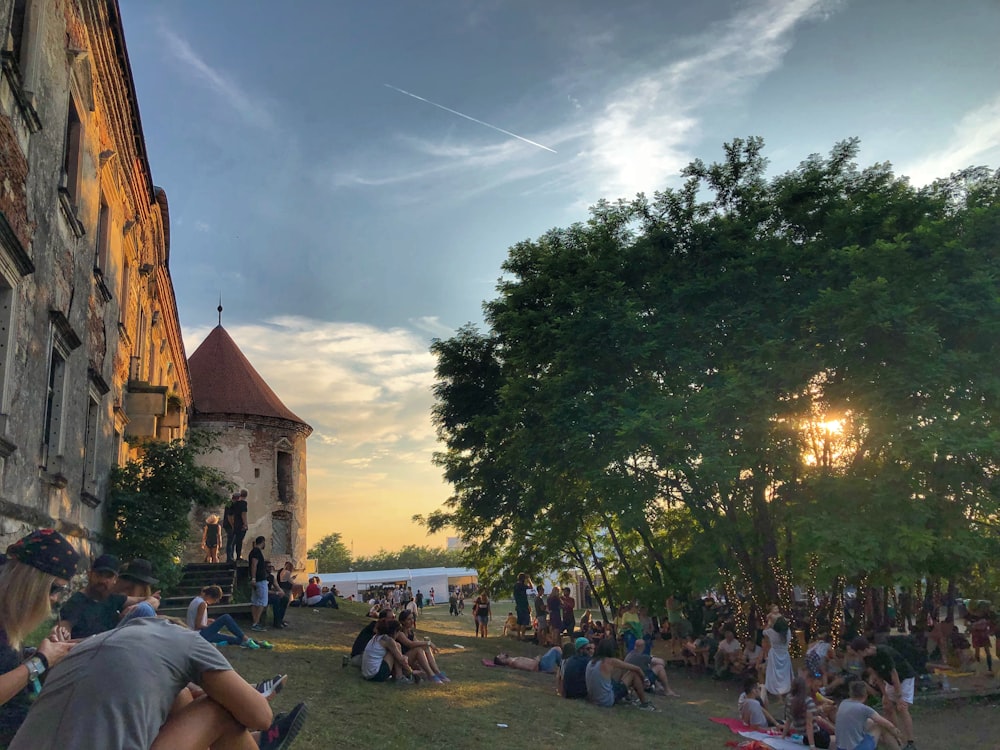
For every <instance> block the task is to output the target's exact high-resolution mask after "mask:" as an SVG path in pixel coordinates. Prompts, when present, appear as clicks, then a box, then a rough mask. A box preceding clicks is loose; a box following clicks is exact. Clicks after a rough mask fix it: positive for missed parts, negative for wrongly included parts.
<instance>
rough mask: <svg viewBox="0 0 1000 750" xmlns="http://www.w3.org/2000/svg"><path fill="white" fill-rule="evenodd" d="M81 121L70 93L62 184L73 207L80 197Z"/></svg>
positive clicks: (74, 207)
mask: <svg viewBox="0 0 1000 750" xmlns="http://www.w3.org/2000/svg"><path fill="white" fill-rule="evenodd" d="M82 147H83V122H82V121H81V120H80V113H79V110H78V109H77V107H76V102H75V101H74V100H73V97H72V95H71V96H70V98H69V114H68V116H67V118H66V145H65V151H64V152H63V174H62V177H63V184H62V185H61V186H60V187H61V189H62V190H64V191H65V195H66V197H67V198H68V199H69V202H70V204H71V205H72V207H73V209H74V210H75V209H76V206H77V203H78V202H79V199H80V156H81V153H82V151H83V148H82Z"/></svg>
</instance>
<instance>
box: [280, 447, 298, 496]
mask: <svg viewBox="0 0 1000 750" xmlns="http://www.w3.org/2000/svg"><path fill="white" fill-rule="evenodd" d="M277 473H278V502H279V503H290V502H292V501H293V500H294V499H295V496H294V492H293V487H294V485H293V482H292V454H291V453H288V452H286V451H278V472H277Z"/></svg>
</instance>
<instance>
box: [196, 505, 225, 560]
mask: <svg viewBox="0 0 1000 750" xmlns="http://www.w3.org/2000/svg"><path fill="white" fill-rule="evenodd" d="M221 541H222V527H221V526H220V525H219V517H218V516H217V515H215V513H212V514H211V515H210V516H209V517H208V518H206V519H205V526H204V527H203V528H202V530H201V548H202V549H203V550H205V562H207V563H217V562H219V544H220V543H221Z"/></svg>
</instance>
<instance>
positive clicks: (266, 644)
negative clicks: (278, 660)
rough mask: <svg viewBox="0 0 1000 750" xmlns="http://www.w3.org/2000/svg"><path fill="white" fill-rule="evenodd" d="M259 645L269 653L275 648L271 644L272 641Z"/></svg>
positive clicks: (262, 642)
mask: <svg viewBox="0 0 1000 750" xmlns="http://www.w3.org/2000/svg"><path fill="white" fill-rule="evenodd" d="M258 645H259V646H260V647H261V648H263V649H267V650H268V651H270V650H271V649H272V648H274V644H273V643H271V642H270V641H261V642H260V643H259V644H258Z"/></svg>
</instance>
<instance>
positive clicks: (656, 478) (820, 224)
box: [427, 139, 1000, 605]
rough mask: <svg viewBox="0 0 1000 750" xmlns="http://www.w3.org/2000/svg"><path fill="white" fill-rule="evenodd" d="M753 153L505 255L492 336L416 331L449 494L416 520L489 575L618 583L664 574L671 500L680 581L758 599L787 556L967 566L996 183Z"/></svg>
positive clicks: (837, 569) (990, 343)
mask: <svg viewBox="0 0 1000 750" xmlns="http://www.w3.org/2000/svg"><path fill="white" fill-rule="evenodd" d="M762 149H763V144H762V142H761V141H760V140H759V139H749V140H746V141H742V140H737V141H734V142H733V143H731V144H728V145H727V146H726V148H725V158H724V159H723V160H722V161H721V162H718V163H715V164H711V165H706V164H704V163H702V162H694V163H692V164H691V165H690V166H689V167H688V168H687V169H686V170H685V172H684V175H685V182H684V184H683V185H682V187H681V188H679V189H676V190H665V191H664V192H662V193H657V194H656V195H655V196H654V197H653V198H651V199H649V198H646V197H644V196H639V197H638V198H636V199H635V200H633V201H627V202H625V201H623V202H619V203H615V204H610V203H600V204H598V205H597V206H596V207H595V208H594V209H593V210H592V212H591V218H590V219H589V221H587V222H586V223H584V224H578V225H574V226H571V227H569V228H566V229H555V230H552V231H550V232H548V233H546V234H545V235H543V236H542V237H540V238H539V239H537V240H533V241H525V242H522V243H519V244H518V245H516V246H514V247H513V248H511V250H510V254H509V256H508V259H507V261H506V262H505V263H504V271H505V276H504V277H503V279H502V280H501V282H500V284H499V286H498V293H499V294H498V297H497V298H496V299H494V300H491V301H489V302H488V303H487V304H486V320H487V324H488V326H489V330H488V331H487V332H486V333H480V332H478V331H476V330H475V329H474V328H471V327H466V328H464V329H462V330H460V331H459V332H458V334H457V335H456V336H455V337H453V338H451V339H448V340H444V341H437V342H435V344H434V345H433V347H432V350H433V351H434V353H435V354H436V356H437V358H438V368H437V376H438V382H437V385H436V388H435V394H436V397H437V402H436V406H435V411H434V417H435V420H436V424H437V427H438V431H439V436H440V438H441V440H442V443H443V450H442V451H441V452H440V453H439V455H438V461H439V463H440V464H441V465H442V467H443V468H444V471H445V477H446V479H447V480H448V481H449V482H450V483H451V484H452V486H453V487H454V490H455V491H454V494H453V495H452V497H451V498H450V499H449V501H448V502H447V503H446V506H445V508H444V509H443V510H442V511H440V512H439V513H436V514H432V515H431V516H430V517H428V519H427V522H428V524H429V525H430V527H431V528H434V529H436V528H441V527H443V526H446V525H451V526H454V527H456V528H457V529H458V530H459V531H460V532H461V533H462V535H463V537H465V538H466V539H468V540H469V541H470V542H471V545H472V546H471V550H472V551H473V553H479V554H481V555H483V557H484V558H486V559H489V560H492V561H494V567H495V570H496V571H497V575H500V576H504V577H506V576H505V574H504V570H505V567H506V568H507V569H508V570H510V569H513V566H514V565H524V564H526V563H528V562H531V563H534V564H536V565H538V566H549V567H555V566H559V565H561V564H566V563H568V562H571V563H574V564H577V565H581V566H584V567H585V568H586V569H587V570H588V573H589V572H596V573H597V574H599V577H600V578H601V579H602V580H603V581H605V582H606V583H607V584H608V585H613V586H617V587H619V588H620V589H621V590H622V592H623V593H631V592H632V591H635V590H640V589H642V588H644V587H645V586H646V585H648V583H649V582H652V583H654V584H656V585H659V586H661V587H662V588H663V589H670V588H674V587H677V586H679V585H681V581H680V580H679V579H680V578H683V577H684V576H678V575H677V566H678V561H677V558H676V556H674V555H673V553H672V552H671V551H672V550H676V549H677V547H678V544H681V545H682V544H683V543H684V542H683V537H682V536H680V532H681V531H682V530H684V531H689V530H688V529H687V527H685V526H683V525H680V526H678V525H677V523H676V518H677V517H676V510H677V509H678V508H683V509H684V510H685V513H686V514H688V516H687V517H689V518H690V519H691V520H692V521H693V522H694V523H695V524H696V525H697V527H698V528H699V529H700V533H701V536H700V538H699V542H698V543H699V546H700V548H701V549H700V553H701V554H700V555H699V556H698V557H699V559H700V562H699V566H700V567H699V571H692V570H690V569H689V570H688V571H687V573H686V574H685V576H686V577H687V578H689V579H690V578H691V575H692V574H694V575H695V577H698V576H701V575H703V574H704V570H705V568H706V567H709V566H711V567H715V568H717V570H720V571H722V573H723V578H724V580H735V582H736V583H737V584H739V585H740V586H742V587H743V588H745V589H746V590H748V591H749V592H750V593H751V594H752V596H753V598H754V600H755V601H756V602H757V603H758V604H761V605H763V604H765V603H766V602H767V601H769V600H776V599H785V598H787V597H788V595H789V594H790V591H789V587H790V583H791V577H790V576H791V574H793V573H794V571H795V570H796V569H800V570H801V569H803V568H804V567H805V566H804V565H803V562H804V560H806V559H807V558H809V557H817V556H818V569H819V571H820V572H821V575H823V576H825V577H826V582H827V583H829V581H830V580H832V578H833V576H834V575H848V576H856V577H863V576H866V575H871V576H874V577H876V578H881V579H882V581H881V582H888V580H889V579H890V578H891V577H893V576H898V575H908V576H909V575H915V574H933V575H945V576H950V575H954V574H955V573H957V572H960V571H961V570H963V569H966V568H967V567H968V566H969V564H970V562H971V560H973V559H975V556H976V555H977V554H978V552H979V550H980V544H979V541H980V540H981V539H982V537H983V535H984V533H985V532H984V529H986V528H987V527H988V523H989V521H990V520H991V519H994V518H995V517H996V515H995V514H996V511H997V486H996V465H995V462H994V459H993V451H992V446H994V445H995V444H996V437H997V434H996V430H997V416H998V415H997V408H998V406H1000V399H998V398H997V396H998V395H1000V378H998V377H997V376H996V375H995V367H994V366H993V362H995V361H996V355H997V342H998V340H1000V339H998V337H997V335H996V334H997V333H998V331H997V327H998V325H1000V275H998V271H1000V268H998V248H1000V232H998V225H1000V197H998V196H1000V188H998V185H1000V176H998V175H997V174H994V173H990V172H988V171H986V170H970V171H967V172H964V173H961V174H958V175H955V176H953V177H952V178H950V179H947V180H943V181H940V182H938V183H936V184H935V185H934V186H932V187H930V188H926V189H916V188H914V187H912V186H911V185H910V184H909V183H908V182H907V180H906V179H905V178H900V177H897V176H895V175H894V174H893V173H892V171H891V169H890V167H889V166H888V165H885V164H875V165H873V166H871V167H868V168H865V169H860V168H858V166H857V165H856V163H855V158H856V155H857V143H856V142H854V141H847V142H845V143H841V144H838V145H837V146H836V147H835V148H834V149H833V150H832V151H831V153H830V154H829V156H827V157H820V156H812V157H810V158H809V159H807V160H806V161H804V162H803V163H802V164H801V165H800V166H799V167H798V168H797V169H795V170H793V171H791V172H789V173H787V174H784V175H780V176H777V177H774V178H770V179H769V178H768V177H767V176H766V161H765V159H764V157H763V152H762ZM833 424H836V430H834V429H833V428H832V427H831V426H830V425H833ZM823 425H827V427H826V428H824V427H823ZM687 559H688V560H689V561H690V560H691V559H692V558H690V556H688V558H687ZM591 569H592V570H591ZM800 579H801V576H800ZM872 582H876V581H875V580H874V579H873V580H872ZM622 592H609V593H622Z"/></svg>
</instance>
